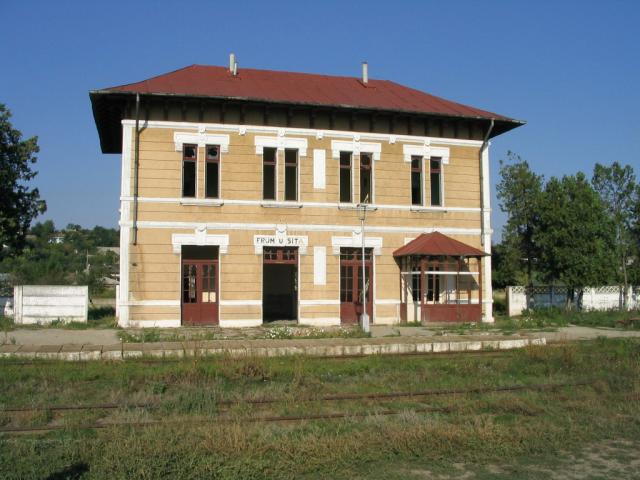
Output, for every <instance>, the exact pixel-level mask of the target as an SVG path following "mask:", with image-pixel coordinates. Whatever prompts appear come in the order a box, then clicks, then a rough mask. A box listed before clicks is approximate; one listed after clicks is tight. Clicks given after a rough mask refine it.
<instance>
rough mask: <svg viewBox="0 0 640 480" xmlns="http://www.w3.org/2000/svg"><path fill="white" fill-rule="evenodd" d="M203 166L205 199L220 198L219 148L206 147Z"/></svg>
mask: <svg viewBox="0 0 640 480" xmlns="http://www.w3.org/2000/svg"><path fill="white" fill-rule="evenodd" d="M205 150H206V152H207V161H206V164H205V174H204V175H205V186H204V189H205V197H206V198H220V146H219V145H207V147H206V149H205Z"/></svg>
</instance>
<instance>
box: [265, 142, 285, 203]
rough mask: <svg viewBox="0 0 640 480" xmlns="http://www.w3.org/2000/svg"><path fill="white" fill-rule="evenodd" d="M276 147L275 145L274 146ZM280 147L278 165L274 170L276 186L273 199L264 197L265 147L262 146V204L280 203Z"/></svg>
mask: <svg viewBox="0 0 640 480" xmlns="http://www.w3.org/2000/svg"><path fill="white" fill-rule="evenodd" d="M273 148H275V147H273ZM278 157H279V155H278V149H277V148H276V165H275V169H274V172H273V175H274V182H275V186H274V189H273V197H274V198H273V199H271V198H264V149H263V148H261V149H260V158H261V162H260V167H261V169H262V181H261V186H262V200H261V202H262V204H263V205H264V204H275V203H278V165H279V164H280V162H279V161H278Z"/></svg>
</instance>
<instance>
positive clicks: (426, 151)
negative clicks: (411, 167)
mask: <svg viewBox="0 0 640 480" xmlns="http://www.w3.org/2000/svg"><path fill="white" fill-rule="evenodd" d="M402 153H403V155H404V161H405V162H411V157H413V156H415V155H417V156H419V157H423V158H431V157H439V158H441V159H442V163H443V165H448V164H449V148H448V147H433V146H431V142H430V141H429V140H425V141H424V143H423V144H422V145H403V146H402Z"/></svg>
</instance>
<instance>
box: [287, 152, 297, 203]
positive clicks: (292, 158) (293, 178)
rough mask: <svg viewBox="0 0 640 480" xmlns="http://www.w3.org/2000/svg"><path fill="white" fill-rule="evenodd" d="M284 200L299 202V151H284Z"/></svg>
mask: <svg viewBox="0 0 640 480" xmlns="http://www.w3.org/2000/svg"><path fill="white" fill-rule="evenodd" d="M284 199H285V200H298V150H297V149H295V148H286V149H285V151H284Z"/></svg>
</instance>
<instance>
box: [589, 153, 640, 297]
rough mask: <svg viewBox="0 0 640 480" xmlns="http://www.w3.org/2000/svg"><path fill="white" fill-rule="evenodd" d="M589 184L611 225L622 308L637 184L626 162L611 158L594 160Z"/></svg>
mask: <svg viewBox="0 0 640 480" xmlns="http://www.w3.org/2000/svg"><path fill="white" fill-rule="evenodd" d="M591 183H592V185H593V188H594V189H595V190H596V192H598V194H599V195H600V198H601V199H602V201H603V203H604V204H605V206H606V208H607V211H608V213H609V216H610V218H611V221H612V222H613V225H614V228H615V254H616V257H617V264H618V266H619V269H618V275H617V277H618V278H616V280H617V281H618V284H620V285H622V286H623V289H624V297H623V298H624V308H625V309H626V308H627V305H628V301H629V299H628V298H627V292H628V289H629V275H628V271H627V267H628V262H629V259H630V258H631V256H632V252H633V249H634V238H633V231H632V230H633V226H634V225H633V223H634V214H635V212H634V210H635V208H636V204H637V202H638V200H637V198H636V196H637V192H638V185H637V184H636V176H635V174H634V173H633V168H632V167H631V166H630V165H625V166H624V167H622V166H621V165H620V164H619V163H618V162H613V164H611V166H609V167H607V166H604V165H600V164H599V163H596V166H595V168H594V169H593V177H592V179H591Z"/></svg>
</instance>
